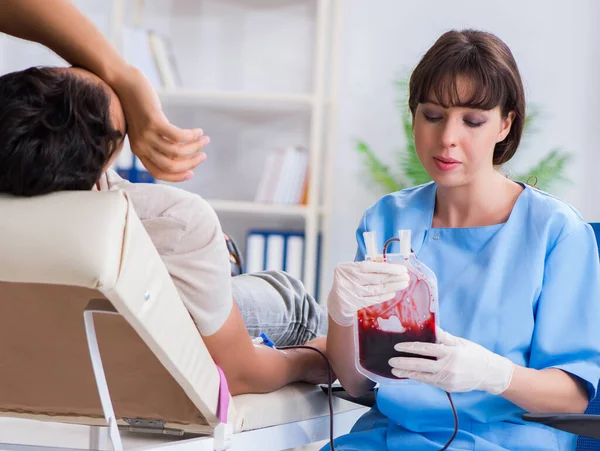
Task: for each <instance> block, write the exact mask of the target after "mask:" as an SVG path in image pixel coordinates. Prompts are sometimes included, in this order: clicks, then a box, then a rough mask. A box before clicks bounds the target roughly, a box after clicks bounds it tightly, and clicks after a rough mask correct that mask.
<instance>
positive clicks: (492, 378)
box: [389, 327, 514, 395]
mask: <svg viewBox="0 0 600 451" xmlns="http://www.w3.org/2000/svg"><path fill="white" fill-rule="evenodd" d="M436 332H437V338H438V341H439V343H438V344H434V343H398V344H397V345H396V346H394V349H396V351H399V352H410V353H411V354H419V355H423V356H429V357H437V360H428V359H420V358H418V357H394V358H392V359H390V361H389V363H390V365H391V366H392V373H393V374H394V376H396V377H402V378H404V377H408V378H410V379H414V380H417V381H420V382H424V383H426V384H429V385H433V386H435V387H439V388H441V389H442V390H445V391H447V392H466V391H471V390H485V391H487V392H489V393H491V394H494V395H499V394H500V393H502V392H503V391H504V390H506V389H507V388H508V386H509V384H510V381H511V379H512V375H513V371H514V363H513V362H511V361H510V360H509V359H507V358H506V357H502V356H500V355H498V354H495V353H493V352H491V351H488V350H487V349H486V348H484V347H483V346H480V345H478V344H477V343H473V342H472V341H469V340H465V339H463V338H459V337H455V336H454V335H450V334H449V333H447V332H444V331H443V330H441V329H440V328H439V327H438V328H437V331H436Z"/></svg>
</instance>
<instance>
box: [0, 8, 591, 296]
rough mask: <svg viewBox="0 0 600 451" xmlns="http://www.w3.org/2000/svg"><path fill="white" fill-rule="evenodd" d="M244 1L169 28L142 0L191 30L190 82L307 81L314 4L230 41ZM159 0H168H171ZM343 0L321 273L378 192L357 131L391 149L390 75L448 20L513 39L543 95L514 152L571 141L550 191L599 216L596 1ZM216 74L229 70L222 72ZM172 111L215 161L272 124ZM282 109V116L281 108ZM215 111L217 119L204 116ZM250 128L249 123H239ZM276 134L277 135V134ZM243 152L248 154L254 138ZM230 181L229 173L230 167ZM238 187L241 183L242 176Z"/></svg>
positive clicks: (342, 253) (530, 88) (181, 53)
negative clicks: (197, 132) (561, 176)
mask: <svg viewBox="0 0 600 451" xmlns="http://www.w3.org/2000/svg"><path fill="white" fill-rule="evenodd" d="M246 1H252V2H254V3H255V4H257V5H259V7H260V5H261V4H262V3H261V1H259V0H237V1H233V0H230V1H223V2H221V1H218V2H217V1H215V0H206V1H204V2H202V3H201V5H202V6H197V4H196V3H189V4H188V2H189V0H177V1H174V2H173V5H174V9H172V10H171V12H174V13H175V14H176V15H178V16H179V17H178V19H177V20H178V22H177V23H178V24H179V25H178V26H177V27H175V28H174V27H173V26H172V24H170V23H166V22H161V21H160V20H159V19H160V9H161V8H165V7H166V3H165V4H162V3H161V4H154V3H152V2H148V5H149V7H151V9H153V10H154V13H155V15H154V17H155V19H156V18H157V17H158V20H155V21H154V23H153V24H152V25H153V26H155V27H156V28H157V29H163V28H166V29H170V30H169V31H172V32H174V34H175V39H178V37H179V38H182V39H184V40H186V36H191V38H189V39H187V43H186V42H184V44H186V45H183V46H181V47H178V48H177V53H178V59H179V60H182V59H183V60H186V56H185V55H186V54H187V55H192V53H194V54H193V57H190V58H189V62H186V63H184V64H189V66H188V67H184V68H182V69H183V70H184V71H185V75H184V79H186V80H187V81H188V83H189V84H193V85H196V83H198V85H199V86H198V87H201V86H200V85H202V86H203V87H205V88H206V87H221V88H230V89H243V88H248V89H249V88H252V89H259V90H262V89H273V90H275V89H278V88H279V89H283V87H282V86H279V84H278V83H270V84H269V86H266V85H263V84H261V83H262V82H263V78H261V72H260V70H259V69H261V67H262V68H263V69H264V67H270V68H271V70H276V71H278V72H276V75H277V77H275V78H276V79H277V80H288V81H289V80H291V83H292V84H291V85H287V86H285V88H286V90H292V91H298V92H301V91H304V90H306V89H310V86H311V79H310V69H311V67H310V64H311V61H310V58H308V57H307V55H308V54H309V53H310V50H311V48H312V47H311V45H310V44H311V43H308V39H309V36H311V30H312V28H311V27H312V26H313V25H311V23H310V21H309V19H308V17H310V16H311V15H312V12H313V9H312V8H313V7H312V6H310V5H311V4H310V2H309V1H307V0H287V1H285V2H282V3H281V8H282V9H281V10H280V11H275V13H274V12H273V11H272V8H273V4H274V3H273V2H272V1H271V2H267V3H268V4H269V7H268V8H264V11H263V12H260V11H259V13H258V15H256V16H253V20H254V21H255V22H256V23H258V24H259V25H260V27H259V28H260V29H263V30H264V33H259V34H256V35H252V36H253V37H252V36H250V35H248V36H250V37H249V38H248V39H249V40H248V39H246V41H245V42H246V44H243V45H242V44H240V43H239V42H238V44H236V46H234V47H233V48H229V47H227V45H228V42H230V41H231V39H232V38H231V36H232V33H237V37H243V36H245V33H246V31H245V29H244V28H243V26H242V25H244V24H240V25H239V26H237V25H236V22H235V20H236V19H235V18H236V17H237V15H238V13H237V10H238V9H240V8H242V9H243V8H246V7H247V5H246ZM296 2H297V4H296ZM75 3H76V4H77V5H78V6H79V7H80V8H81V9H82V10H83V11H84V13H85V14H87V15H88V16H89V17H90V18H91V19H92V20H93V21H94V22H95V23H96V25H98V26H99V27H100V29H101V30H102V31H103V32H105V33H108V31H109V23H110V22H109V21H110V7H111V2H108V1H106V2H98V1H97V0H76V1H75ZM167 3H168V4H171V2H170V1H169V2H167ZM342 4H343V8H342V11H341V14H342V26H343V29H342V40H341V60H340V63H341V64H340V68H339V74H340V77H339V80H338V90H339V92H338V98H337V100H338V102H339V115H338V118H337V124H336V127H335V128H336V146H335V174H334V180H333V182H334V190H333V195H334V199H333V200H334V211H333V215H332V219H331V221H332V222H331V224H332V232H333V233H332V235H331V237H330V242H329V245H330V246H331V248H330V249H331V252H330V258H329V261H328V262H325V265H326V267H327V268H328V270H327V271H326V273H327V274H331V273H332V270H333V267H334V266H335V264H337V263H339V262H341V261H345V260H349V259H351V258H353V256H354V251H355V245H356V244H355V239H354V232H355V227H356V225H357V224H358V221H359V219H360V216H361V215H362V213H363V211H364V210H365V209H366V208H367V207H368V206H369V205H370V204H372V203H373V202H375V201H376V200H377V199H378V198H379V196H380V195H381V193H377V192H375V191H372V190H370V189H369V188H368V187H367V186H366V184H365V183H363V181H362V180H361V178H360V173H361V167H360V161H359V158H358V156H357V154H356V152H355V151H354V148H353V143H354V140H356V139H363V140H365V141H367V142H368V143H369V144H370V145H371V146H372V147H373V149H374V150H375V151H376V152H377V153H378V154H379V155H380V156H381V157H382V158H383V159H384V160H386V161H388V162H391V161H393V158H394V155H395V154H394V151H395V150H396V149H397V148H399V147H400V146H402V144H403V142H402V139H403V138H402V133H401V129H400V122H399V116H398V114H397V110H396V108H395V101H396V92H395V90H394V87H393V85H392V83H393V81H394V80H395V79H396V78H397V77H400V76H402V75H404V74H407V73H408V71H409V70H410V68H412V67H413V66H414V65H415V64H416V63H417V61H418V59H419V57H420V56H421V55H422V54H423V53H424V52H425V51H426V50H427V48H428V47H429V46H430V45H431V44H433V42H434V41H435V39H436V38H437V37H438V36H439V35H440V34H441V33H443V32H444V31H446V30H448V29H450V28H463V27H474V28H479V29H485V30H488V31H491V32H493V33H496V34H497V35H498V36H500V37H501V38H502V39H503V40H504V41H505V42H506V43H507V44H508V45H509V46H510V47H511V49H512V50H513V53H514V55H515V57H516V59H517V62H518V64H519V66H520V69H521V73H522V76H523V79H524V82H525V86H526V91H527V95H528V101H529V102H531V103H534V104H536V105H537V106H538V107H540V108H541V109H542V111H543V115H544V117H543V118H542V119H540V121H539V122H538V126H539V132H538V134H537V135H535V136H534V137H533V138H532V139H531V140H530V141H529V142H528V143H526V144H528V145H527V146H526V147H523V148H522V149H521V152H520V153H519V154H517V157H516V158H515V164H516V165H517V166H518V168H520V169H524V168H527V167H529V166H530V164H531V163H532V162H534V161H537V160H538V159H539V158H540V157H541V156H542V155H543V154H544V153H546V152H547V151H548V150H550V149H551V148H554V147H560V148H562V149H564V150H568V151H570V152H572V153H573V155H574V161H573V164H572V165H571V167H570V169H569V173H568V175H569V177H570V178H571V179H572V180H573V184H572V185H570V186H565V187H563V188H561V189H560V190H558V191H557V194H558V195H559V196H560V197H562V198H564V199H565V200H567V201H568V202H570V203H572V204H573V205H574V206H575V207H576V208H577V209H579V211H580V212H581V213H582V214H583V215H584V217H585V218H586V219H587V220H600V205H599V204H598V203H597V202H596V199H595V198H596V197H597V194H596V193H600V189H599V188H600V186H599V185H600V177H598V175H597V174H598V171H597V168H598V164H597V163H596V157H595V155H596V153H597V143H598V142H600V126H598V125H597V122H598V121H599V119H600V88H599V87H598V82H597V80H599V79H600V30H598V29H597V27H594V20H596V19H597V18H598V17H600V2H597V0H574V1H567V0H562V1H547V0H526V1H523V0H519V1H517V0H504V1H503V2H489V1H481V0H453V1H452V2H449V1H446V0H414V1H407V0H403V1H398V0H342ZM186 5H187V6H186ZM190 5H191V6H190ZM198 5H200V3H199V4H198ZM277 14H282V15H283V16H282V17H283V18H284V19H286V23H288V24H290V23H291V24H292V26H289V28H290V29H289V30H287V29H286V30H279V31H282V32H283V35H282V36H284V39H282V40H277V41H276V40H272V39H270V38H269V36H270V33H269V32H268V31H269V30H270V29H271V28H272V27H274V28H277V27H278V26H279V27H280V25H278V24H280V23H281V22H280V20H279V19H278V17H277ZM187 15H189V16H190V17H194V16H195V17H198V15H200V17H204V19H202V20H203V21H204V22H202V24H203V26H202V27H200V26H199V24H195V25H194V24H191V23H188V21H185V18H186V17H187ZM217 15H218V16H219V17H221V18H222V17H223V15H225V17H231V20H228V21H227V22H226V23H225V25H219V24H217V23H216V22H215V21H214V20H213V16H215V17H216V16H217ZM151 17H152V14H149V16H148V17H147V18H151ZM290 18H292V19H290ZM182 20H183V22H182ZM190 20H191V19H190ZM290 20H292V21H291V22H290ZM246 25H247V24H246ZM255 25H256V24H255ZM244 26H245V25H244ZM211 27H212V28H211ZM219 27H220V28H219ZM254 28H256V27H254ZM206 29H211V30H212V32H217V36H218V42H216V43H209V42H207V41H208V40H209V37H208V34H206V33H207V32H205V31H203V30H206ZM194 30H195V31H194ZM165 31H166V30H165ZM298 31H300V35H301V36H305V38H306V39H301V40H300V41H293V39H297V36H298V33H297V32H298ZM190 33H191V34H190ZM178 34H179V35H181V36H178ZM211 36H214V34H212V35H211ZM228 49H229V51H228ZM267 50H268V52H267ZM277 51H279V52H281V55H283V56H282V58H280V59H279V60H278V61H277V62H273V61H271V60H269V59H266V58H267V54H273V52H277ZM253 52H254V53H253ZM242 60H243V63H244V64H243V67H245V68H247V69H246V70H247V72H245V73H243V74H241V75H243V76H244V78H239V77H238V78H235V77H234V76H233V75H232V74H237V75H240V72H239V71H238V70H237V69H236V68H239V67H241V66H242ZM281 61H288V62H289V65H288V66H286V65H285V64H283V65H282V63H281ZM253 62H254V64H253ZM60 63H61V62H60V60H59V59H58V58H56V57H54V56H52V55H50V54H49V53H48V52H47V51H46V50H45V49H43V48H41V47H39V46H36V45H33V44H26V43H22V42H19V43H15V42H12V41H10V39H9V38H0V72H5V71H8V70H16V69H21V68H24V67H28V66H30V65H32V64H60ZM247 63H248V64H247ZM215 64H221V71H222V72H221V73H219V72H218V71H217V70H216V69H211V67H214V65H215ZM223 74H225V75H227V74H229V75H228V76H223V78H221V77H220V75H223ZM305 74H308V76H306V75H305ZM196 75H197V76H196ZM290 76H291V78H290ZM294 76H296V77H297V78H294ZM180 113H181V114H179V116H182V117H181V118H179V117H177V116H178V115H177V114H175V113H173V116H172V117H173V119H174V120H175V122H176V123H177V124H178V125H181V126H192V125H193V126H204V125H203V124H204V123H206V126H205V128H206V129H207V131H208V132H210V130H208V129H209V128H212V129H214V132H215V134H216V135H217V136H212V137H213V138H214V139H213V142H212V143H211V146H210V147H209V148H207V151H208V152H209V155H211V153H212V157H211V158H213V160H215V161H217V160H219V159H221V158H225V155H227V151H228V148H229V147H230V144H231V143H232V142H233V141H234V140H238V141H239V140H242V141H243V142H245V143H246V142H248V143H250V144H252V145H253V146H255V147H257V149H258V147H259V146H258V144H256V145H255V141H256V139H254V138H253V136H255V134H257V135H256V136H258V135H260V134H261V133H263V134H264V132H265V130H267V129H268V127H269V123H268V121H267V120H266V119H268V117H265V116H264V114H263V115H262V116H260V117H262V118H264V119H265V121H263V122H261V121H259V120H257V119H252V118H249V117H248V116H247V113H246V115H244V116H242V117H237V118H230V119H228V120H231V121H233V122H234V123H236V122H235V121H238V122H237V123H239V124H241V128H240V131H239V132H237V134H235V135H231V136H229V135H228V136H225V137H223V138H221V139H219V136H218V135H219V133H220V132H219V128H222V127H220V126H219V124H220V121H222V117H221V116H220V115H219V114H220V113H219V114H214V115H212V116H211V117H210V118H208V117H207V116H206V115H207V114H209V112H207V113H206V114H205V115H204V116H203V115H199V116H197V117H194V115H191V114H188V112H186V111H183V112H180ZM280 120H282V121H286V120H288V119H286V117H285V116H284V117H281V118H280ZM197 121H202V122H203V124H199V123H197ZM305 121H306V118H302V119H301V120H300V122H298V118H295V117H290V118H289V121H288V122H287V123H286V127H288V126H289V127H291V126H292V125H291V124H299V125H294V126H295V127H297V129H291V130H292V134H297V135H298V136H301V135H305V134H306V127H307V124H305V123H304V122H305ZM192 122H193V123H192ZM212 123H214V125H212V127H209V125H210V124H212ZM244 124H245V125H244ZM298 127H299V128H298ZM279 128H281V127H279ZM250 129H252V134H250V135H248V134H247V133H246V132H244V133H246V134H243V133H242V132H243V130H250ZM261 136H262V135H261ZM263 138H264V137H263ZM273 138H274V139H275V138H276V139H280V138H277V136H273ZM261 139H262V138H261ZM281 139H283V138H281ZM244 140H245V141H244ZM263 141H264V139H263ZM253 143H254V144H253ZM250 144H248V146H249V145H250ZM248 146H247V145H246V144H245V145H244V146H243V147H244V148H245V149H246V150H248ZM264 151H265V149H263V152H264ZM250 154H253V155H255V153H254V150H252V152H250ZM246 157H247V155H246ZM242 160H243V159H242ZM242 160H240V161H242ZM243 161H245V160H243ZM244 164H246V162H244ZM211 169H212V167H211V164H209V163H208V162H207V163H206V167H204V168H201V169H199V172H198V175H197V177H198V176H200V177H198V178H199V179H203V180H204V181H205V182H207V184H212V183H213V182H214V183H217V182H218V181H214V180H212V179H211V178H210V174H209V172H211V173H212V171H209V170H211ZM227 182H228V183H235V181H234V178H233V177H232V178H229V179H228V180H227ZM238 188H240V189H242V187H241V186H240V187H238ZM244 189H245V188H244ZM225 191H227V192H229V190H225ZM330 279H331V278H330V277H327V279H326V280H325V281H324V283H325V284H326V285H329V283H330Z"/></svg>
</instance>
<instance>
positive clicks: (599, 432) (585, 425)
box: [522, 413, 600, 440]
mask: <svg viewBox="0 0 600 451" xmlns="http://www.w3.org/2000/svg"><path fill="white" fill-rule="evenodd" d="M522 418H523V419H524V420H525V421H532V422H535V423H541V424H545V425H547V426H550V427H553V428H556V429H560V430H562V431H566V432H571V433H572V434H577V435H581V436H583V437H590V438H595V439H598V440H600V415H589V414H580V413H526V414H524V415H523V416H522Z"/></svg>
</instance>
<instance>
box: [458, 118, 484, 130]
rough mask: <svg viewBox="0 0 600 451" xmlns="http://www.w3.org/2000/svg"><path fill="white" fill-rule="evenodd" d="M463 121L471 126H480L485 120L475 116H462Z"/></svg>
mask: <svg viewBox="0 0 600 451" xmlns="http://www.w3.org/2000/svg"><path fill="white" fill-rule="evenodd" d="M463 121H464V123H465V124H467V125H468V126H469V127H473V128H475V127H481V126H482V125H483V124H485V122H486V120H485V119H483V118H475V117H469V116H466V117H464V118H463Z"/></svg>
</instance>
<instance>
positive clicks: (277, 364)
mask: <svg viewBox="0 0 600 451" xmlns="http://www.w3.org/2000/svg"><path fill="white" fill-rule="evenodd" d="M203 338H204V343H205V344H206V346H207V348H208V350H209V352H210V354H211V355H212V357H213V359H214V361H215V362H216V363H217V365H219V366H220V367H221V368H222V369H223V371H224V372H225V375H226V376H227V381H228V383H229V389H230V391H231V394H232V395H236V394H240V393H267V392H270V391H274V390H277V389H278V388H281V387H283V386H284V385H286V384H289V383H291V382H296V381H306V382H311V383H325V382H327V367H326V364H325V361H324V360H323V358H322V357H321V356H320V355H319V354H318V353H316V352H315V351H312V350H309V349H286V350H277V349H273V348H269V347H268V346H263V345H254V344H253V343H252V341H251V339H250V336H249V335H248V332H247V331H246V327H245V325H244V322H243V321H242V316H241V315H240V312H239V310H238V308H237V306H236V305H235V304H234V305H233V308H232V310H231V313H230V315H229V317H228V318H227V320H226V321H225V324H224V325H223V326H222V327H221V328H220V329H219V330H218V331H217V332H216V333H214V334H213V335H209V336H205V337H203ZM308 344H309V345H311V346H314V347H317V348H320V349H321V350H322V351H325V338H318V339H315V340H312V341H311V342H309V343H308Z"/></svg>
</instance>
